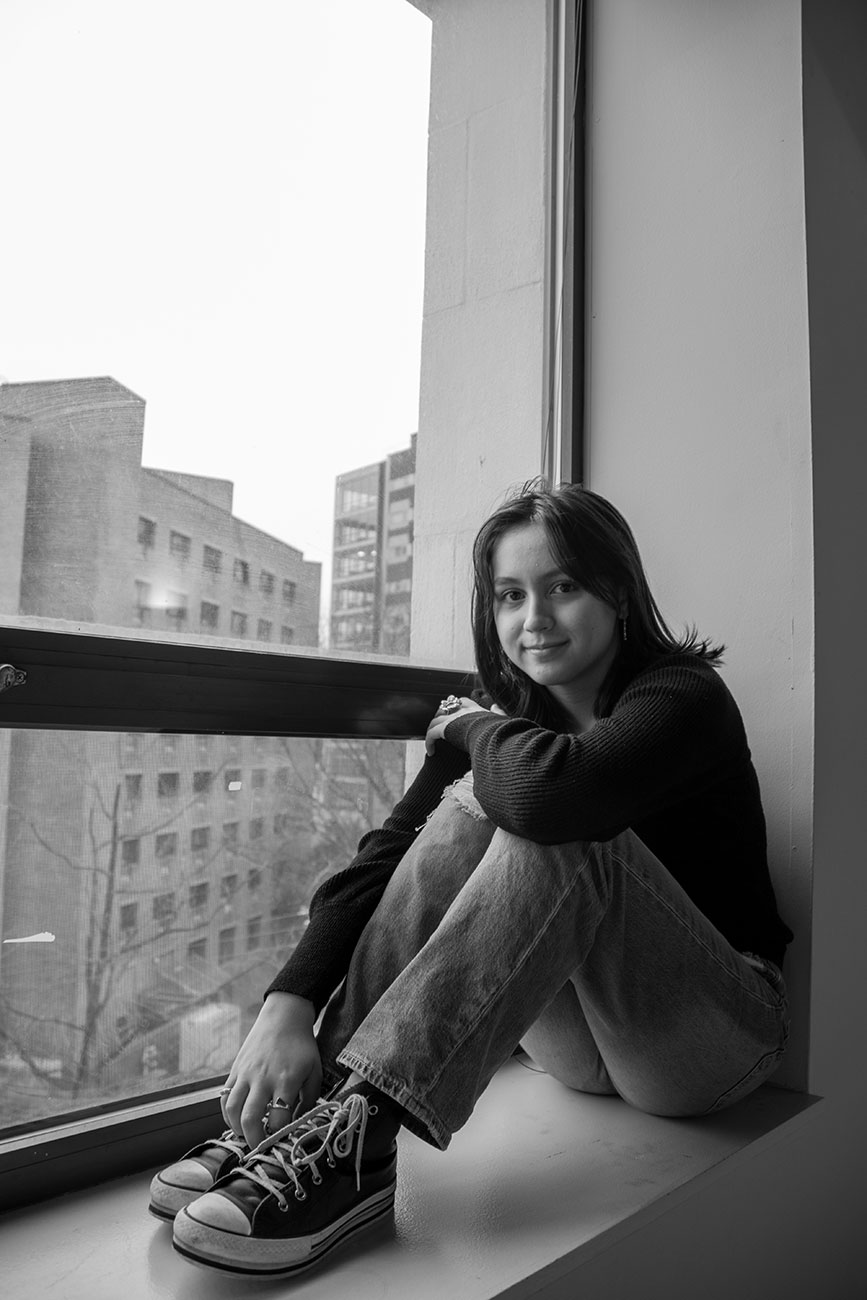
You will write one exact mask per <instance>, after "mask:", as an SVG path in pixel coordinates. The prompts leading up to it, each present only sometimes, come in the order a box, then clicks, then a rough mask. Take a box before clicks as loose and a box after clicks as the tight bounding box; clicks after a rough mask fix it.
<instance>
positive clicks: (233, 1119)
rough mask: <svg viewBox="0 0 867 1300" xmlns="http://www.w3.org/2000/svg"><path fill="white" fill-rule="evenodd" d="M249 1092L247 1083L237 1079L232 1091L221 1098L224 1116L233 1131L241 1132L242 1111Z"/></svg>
mask: <svg viewBox="0 0 867 1300" xmlns="http://www.w3.org/2000/svg"><path fill="white" fill-rule="evenodd" d="M247 1092H248V1087H247V1085H246V1084H244V1083H241V1082H240V1080H235V1082H234V1084H233V1085H232V1090H231V1092H229V1093H226V1094H224V1095H223V1096H222V1097H221V1098H220V1104H221V1108H222V1111H223V1118H224V1119H225V1121H226V1124H227V1125H228V1127H229V1128H230V1129H231V1130H232V1132H233V1133H238V1134H240V1132H241V1111H242V1109H243V1106H244V1102H245V1101H246V1099H247Z"/></svg>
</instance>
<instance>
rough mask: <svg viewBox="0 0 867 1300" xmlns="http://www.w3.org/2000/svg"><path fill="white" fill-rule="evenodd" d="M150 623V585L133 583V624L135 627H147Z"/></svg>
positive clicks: (137, 581) (147, 583) (138, 582)
mask: <svg viewBox="0 0 867 1300" xmlns="http://www.w3.org/2000/svg"><path fill="white" fill-rule="evenodd" d="M150 621H151V584H150V583H149V582H140V581H139V580H138V579H136V583H135V623H136V626H137V627H149V626H150Z"/></svg>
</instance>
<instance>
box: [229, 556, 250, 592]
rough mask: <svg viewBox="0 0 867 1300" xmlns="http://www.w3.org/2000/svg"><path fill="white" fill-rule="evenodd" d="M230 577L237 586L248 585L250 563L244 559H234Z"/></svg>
mask: <svg viewBox="0 0 867 1300" xmlns="http://www.w3.org/2000/svg"><path fill="white" fill-rule="evenodd" d="M232 577H233V578H234V580H235V582H237V584H238V586H239V587H249V585H250V565H249V564H248V563H247V561H246V560H237V559H236V560H235V564H234V567H233V569H232Z"/></svg>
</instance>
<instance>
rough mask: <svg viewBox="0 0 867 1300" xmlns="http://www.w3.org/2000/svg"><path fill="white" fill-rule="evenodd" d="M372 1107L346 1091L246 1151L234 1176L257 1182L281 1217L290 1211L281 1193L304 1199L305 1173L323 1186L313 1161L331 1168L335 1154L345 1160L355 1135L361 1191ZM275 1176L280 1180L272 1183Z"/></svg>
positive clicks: (356, 1176) (315, 1183)
mask: <svg viewBox="0 0 867 1300" xmlns="http://www.w3.org/2000/svg"><path fill="white" fill-rule="evenodd" d="M376 1110H377V1108H376V1106H372V1105H371V1104H370V1102H369V1101H368V1100H367V1098H366V1097H363V1096H362V1095H361V1094H360V1093H357V1092H353V1093H350V1095H349V1096H348V1097H345V1098H343V1099H342V1100H340V1101H326V1102H320V1104H319V1105H318V1106H314V1107H313V1109H312V1110H309V1111H308V1112H307V1114H306V1115H302V1116H301V1117H300V1118H299V1119H296V1120H293V1121H292V1123H291V1124H287V1125H286V1127H285V1128H282V1129H278V1131H277V1132H276V1133H275V1134H273V1135H272V1136H271V1137H268V1138H266V1139H265V1141H264V1142H261V1143H260V1144H259V1146H257V1147H256V1149H255V1150H254V1151H251V1152H250V1154H249V1155H248V1156H247V1158H246V1160H244V1161H243V1163H242V1164H241V1165H240V1166H239V1167H238V1168H237V1169H236V1170H235V1172H234V1177H236V1178H237V1177H243V1178H248V1179H249V1180H250V1181H251V1182H253V1183H258V1184H259V1186H260V1187H263V1188H264V1189H265V1191H266V1192H270V1193H271V1195H272V1196H274V1197H275V1199H276V1201H277V1204H278V1205H279V1207H280V1209H281V1210H282V1211H283V1212H284V1213H285V1212H286V1211H287V1210H288V1209H289V1202H288V1201H287V1199H286V1196H285V1194H284V1190H285V1191H288V1190H289V1187H292V1188H294V1194H295V1197H296V1199H297V1200H299V1201H306V1200H307V1193H306V1192H305V1190H304V1188H303V1187H302V1186H301V1175H302V1174H303V1173H304V1172H305V1171H306V1170H308V1169H309V1170H310V1171H311V1174H312V1180H313V1183H314V1185H316V1186H318V1185H319V1184H320V1183H321V1182H322V1174H321V1173H320V1172H319V1166H318V1164H317V1161H318V1160H321V1159H322V1157H323V1156H324V1157H325V1160H326V1162H327V1163H328V1165H329V1166H330V1167H331V1168H332V1169H333V1168H334V1165H335V1161H336V1159H337V1157H338V1156H341V1157H346V1156H348V1155H349V1154H350V1152H351V1151H352V1143H353V1140H354V1139H355V1138H356V1135H357V1144H356V1150H355V1185H356V1187H357V1189H358V1190H359V1191H361V1156H362V1151H363V1149H364V1136H365V1133H366V1132H367V1121H368V1118H369V1117H370V1116H371V1115H375V1114H376ZM317 1138H318V1139H319V1144H318V1146H317V1145H314V1146H313V1148H312V1149H310V1147H309V1145H308V1143H309V1141H310V1139H314V1142H315V1139H317ZM275 1177H276V1178H277V1179H279V1182H275Z"/></svg>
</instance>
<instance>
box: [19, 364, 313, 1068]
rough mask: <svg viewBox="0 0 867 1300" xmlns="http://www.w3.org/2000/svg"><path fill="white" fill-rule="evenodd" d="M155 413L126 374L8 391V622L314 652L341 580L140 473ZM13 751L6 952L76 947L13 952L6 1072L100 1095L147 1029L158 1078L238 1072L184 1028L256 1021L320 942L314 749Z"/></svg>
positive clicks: (146, 745) (29, 741)
mask: <svg viewBox="0 0 867 1300" xmlns="http://www.w3.org/2000/svg"><path fill="white" fill-rule="evenodd" d="M144 411H145V403H144V401H143V400H142V399H141V398H139V397H137V396H136V395H135V394H134V393H131V392H130V391H129V390H128V389H126V388H124V387H123V386H122V385H121V384H118V383H116V382H115V381H114V380H113V379H108V378H99V379H76V380H68V381H50V382H45V383H33V384H6V385H3V386H2V387H0V481H2V483H3V487H4V504H3V509H2V511H0V553H2V555H3V564H2V565H0V618H2V617H3V616H4V615H6V616H9V617H11V618H13V619H14V618H16V617H20V616H36V617H40V618H54V619H61V620H64V621H67V622H74V623H76V624H77V625H79V626H81V625H85V627H84V630H87V626H86V625H98V626H101V627H102V628H104V629H106V628H107V629H111V628H135V629H142V630H147V633H150V634H156V635H157V636H158V637H159V639H161V640H162V639H166V638H169V639H170V638H172V637H181V638H184V639H189V638H190V637H196V638H198V637H199V636H207V637H216V638H219V640H220V641H221V642H225V641H226V640H232V639H238V640H248V641H259V642H268V643H274V644H280V643H283V644H292V645H295V646H300V647H304V646H309V647H315V646H316V645H317V643H318V622H319V596H320V590H319V589H320V566H319V565H318V564H316V563H312V562H309V561H307V560H305V559H304V557H303V554H302V553H301V551H300V550H298V549H297V548H295V547H292V546H290V545H287V544H286V543H284V542H281V541H278V540H277V539H276V538H273V537H271V536H269V535H268V534H266V533H264V532H261V531H259V530H258V529H255V528H253V527H252V526H250V525H249V524H246V523H244V522H243V521H241V520H239V519H237V518H235V516H234V515H233V514H232V484H231V483H230V482H226V481H224V480H217V479H210V478H206V477H199V476H197V475H189V474H178V473H173V472H171V471H167V470H156V469H146V468H143V467H142V465H141V450H142V437H143V426H144ZM0 743H2V745H3V746H5V753H4V752H3V750H0V761H2V767H0V872H2V875H0V926H2V933H3V937H4V939H6V940H9V939H20V938H22V937H27V936H28V935H31V934H34V933H39V932H50V933H52V934H54V936H55V938H54V941H53V942H47V941H46V942H43V943H20V944H18V943H16V944H11V943H5V944H4V945H3V947H2V949H0V960H2V969H0V986H2V1003H0V1027H2V1029H3V1031H4V1034H5V1038H6V1056H7V1061H8V1060H9V1058H10V1052H11V1054H12V1055H13V1056H14V1055H16V1054H18V1055H19V1056H20V1057H21V1058H22V1059H23V1060H26V1061H27V1062H29V1063H30V1065H31V1066H35V1067H36V1069H37V1070H38V1071H40V1070H41V1071H42V1074H43V1075H49V1076H50V1075H52V1074H53V1073H56V1072H58V1071H63V1072H65V1074H66V1076H67V1077H66V1078H65V1085H66V1086H70V1084H74V1083H75V1080H74V1078H73V1077H72V1075H73V1074H74V1069H75V1065H74V1063H76V1062H77V1065H78V1068H79V1073H80V1075H81V1078H80V1084H81V1088H82V1090H84V1091H87V1089H88V1088H89V1087H91V1086H92V1085H93V1083H94V1081H95V1080H97V1079H98V1080H100V1081H101V1083H102V1084H103V1085H104V1084H105V1082H106V1080H107V1079H108V1080H109V1081H110V1079H111V1077H112V1072H114V1076H117V1075H118V1073H119V1074H120V1075H121V1076H122V1075H123V1073H124V1070H126V1069H136V1068H140V1067H141V1063H142V1052H143V1048H142V1043H143V1041H144V1039H143V1037H142V1036H143V1035H145V1034H147V1033H148V1031H150V1032H151V1038H150V1039H148V1041H147V1044H146V1046H147V1048H148V1051H149V1053H150V1055H149V1058H148V1059H149V1061H150V1062H151V1065H152V1067H154V1068H156V1069H157V1070H158V1071H160V1070H161V1066H160V1061H161V1059H163V1064H164V1066H165V1068H166V1069H168V1070H169V1072H170V1071H171V1069H172V1068H177V1064H178V1061H181V1062H182V1064H183V1065H184V1066H185V1068H187V1069H196V1068H201V1069H203V1070H205V1071H206V1072H207V1071H208V1069H214V1068H217V1069H219V1068H220V1064H221V1062H214V1061H213V1060H206V1059H204V1057H203V1058H202V1059H201V1060H198V1061H197V1059H196V1050H195V1042H194V1041H193V1040H194V1037H195V1035H194V1034H193V1031H192V1029H191V1028H190V1024H188V1023H187V1022H186V1021H184V1018H183V1015H182V1014H181V1013H182V1012H183V1010H184V1008H185V1007H195V1006H196V1005H199V1004H201V1003H202V1001H203V1000H206V999H208V998H213V999H214V1000H217V1001H222V1002H223V1003H224V1004H228V1003H234V1004H237V1005H240V1006H241V1007H242V1008H243V1007H246V1005H247V1004H248V1003H249V1002H251V1000H254V999H255V998H258V996H260V995H261V988H262V986H263V978H264V975H265V974H266V973H267V972H268V971H269V970H270V969H274V968H276V966H277V965H278V964H279V960H280V958H281V957H282V956H284V955H285V951H286V949H287V946H288V945H289V944H291V942H292V940H293V936H294V937H296V938H297V932H299V931H300V928H301V927H303V907H302V900H303V899H306V896H307V893H308V890H307V888H306V882H305V881H304V879H303V877H304V871H305V862H306V855H307V854H308V853H309V849H310V847H311V842H312V834H313V832H312V829H311V828H312V818H311V816H310V803H311V799H312V791H313V789H314V772H315V768H316V763H317V761H318V748H317V743H316V742H313V741H305V740H296V741H291V742H285V741H278V740H275V739H271V738H255V737H222V736H171V735H163V736H153V735H144V734H135V733H133V734H128V735H106V734H95V733H58V732H36V731H29V732H23V731H22V732H12V733H5V734H4V735H3V737H2V742H0ZM83 973H84V978H83V977H82V976H83ZM179 1017H180V1019H179ZM188 1019H189V1018H188ZM190 1023H191V1022H190ZM161 1025H162V1026H168V1027H167V1028H166V1029H165V1032H164V1033H163V1036H162V1039H160V1038H159V1035H157V1036H156V1037H154V1033H155V1031H156V1029H157V1028H158V1027H159V1026H161ZM238 1032H239V1030H238V1029H237V1028H236V1029H234V1030H233V1032H232V1033H231V1034H230V1035H229V1038H228V1040H227V1044H228V1045H227V1046H226V1047H225V1051H228V1053H229V1057H231V1054H232V1050H233V1047H232V1044H233V1043H234V1047H237V1037H238ZM191 1034H193V1036H192V1037H191ZM216 1037H217V1039H219V1035H217V1036H216ZM209 1041H211V1042H213V1041H215V1036H214V1034H213V1033H210V1039H209ZM205 1055H207V1053H205ZM40 1062H41V1065H40ZM19 1063H20V1062H19ZM70 1063H73V1064H70Z"/></svg>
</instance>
